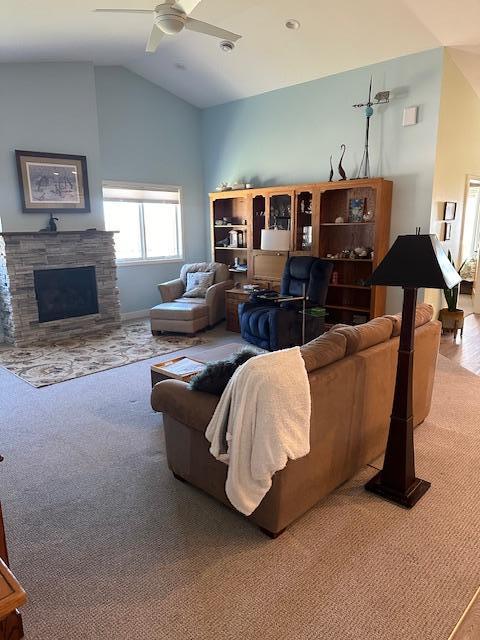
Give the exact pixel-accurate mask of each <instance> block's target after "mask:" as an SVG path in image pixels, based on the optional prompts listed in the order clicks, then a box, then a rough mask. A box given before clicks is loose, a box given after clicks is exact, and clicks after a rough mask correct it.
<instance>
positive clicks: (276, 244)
mask: <svg viewBox="0 0 480 640" xmlns="http://www.w3.org/2000/svg"><path fill="white" fill-rule="evenodd" d="M260 248H261V249H263V250H264V251H288V250H289V249H290V231H284V230H283V229H262V237H261V241H260Z"/></svg>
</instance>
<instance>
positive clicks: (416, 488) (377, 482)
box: [365, 471, 431, 509]
mask: <svg viewBox="0 0 480 640" xmlns="http://www.w3.org/2000/svg"><path fill="white" fill-rule="evenodd" d="M430 486H431V484H430V482H427V481H426V480H421V479H420V478H415V480H414V481H413V482H412V484H411V485H410V486H409V487H408V489H407V490H406V491H405V492H404V493H400V492H398V491H395V489H392V488H391V487H388V486H387V485H385V484H383V483H382V472H381V471H379V473H377V474H376V475H375V476H373V478H372V479H371V480H369V481H368V482H367V484H366V485H365V489H366V490H367V491H370V492H371V493H376V494H377V496H380V497H382V498H385V500H390V502H395V504H399V505H401V506H402V507H405V508H406V509H411V508H412V507H413V506H415V505H416V504H417V502H418V501H419V500H420V498H421V497H422V496H423V495H424V494H425V493H426V492H427V491H428V490H429V489H430Z"/></svg>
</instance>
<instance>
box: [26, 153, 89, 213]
mask: <svg viewBox="0 0 480 640" xmlns="http://www.w3.org/2000/svg"><path fill="white" fill-rule="evenodd" d="M15 158H16V160H17V172H18V184H19V187H20V198H21V201H22V210H23V212H24V213H38V212H42V213H44V212H45V211H48V212H56V213H89V212H90V195H89V192H88V176H87V159H86V158H85V156H71V155H66V154H61V153H41V152H39V151H18V150H16V151H15Z"/></svg>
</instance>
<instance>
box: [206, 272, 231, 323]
mask: <svg viewBox="0 0 480 640" xmlns="http://www.w3.org/2000/svg"><path fill="white" fill-rule="evenodd" d="M232 287H233V280H225V281H224V282H217V283H216V284H212V286H211V287H208V289H207V293H206V295H205V303H206V305H207V307H208V322H209V324H210V325H214V324H217V322H220V320H223V319H224V318H225V291H226V290H227V289H231V288H232Z"/></svg>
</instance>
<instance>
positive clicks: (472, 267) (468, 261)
mask: <svg viewBox="0 0 480 640" xmlns="http://www.w3.org/2000/svg"><path fill="white" fill-rule="evenodd" d="M479 250H480V178H479V177H472V176H470V177H469V179H468V183H467V193H466V199H465V211H464V216H463V229H462V242H461V246H460V264H461V265H462V267H461V270H460V275H461V276H462V282H461V284H460V300H459V303H460V304H459V306H460V308H462V309H464V311H465V315H466V316H467V315H470V314H471V313H480V282H479V278H480V270H479V268H478V263H479Z"/></svg>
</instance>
